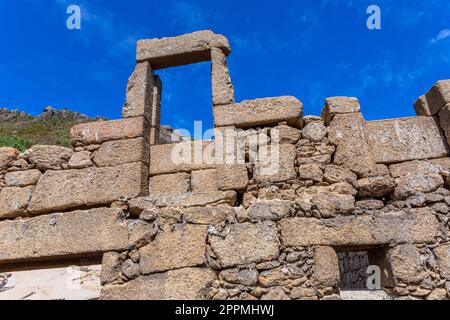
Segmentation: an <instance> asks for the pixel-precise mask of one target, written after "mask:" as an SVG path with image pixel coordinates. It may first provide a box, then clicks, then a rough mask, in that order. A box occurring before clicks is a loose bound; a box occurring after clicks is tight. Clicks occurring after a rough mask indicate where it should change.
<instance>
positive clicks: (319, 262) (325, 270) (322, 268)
mask: <svg viewBox="0 0 450 320" xmlns="http://www.w3.org/2000/svg"><path fill="white" fill-rule="evenodd" d="M313 270H314V271H313V279H314V282H315V284H316V285H318V286H321V287H335V286H336V285H337V284H338V283H339V280H340V272H339V259H338V256H337V254H336V251H334V249H333V248H332V247H317V248H316V249H315V250H314V269H313Z"/></svg>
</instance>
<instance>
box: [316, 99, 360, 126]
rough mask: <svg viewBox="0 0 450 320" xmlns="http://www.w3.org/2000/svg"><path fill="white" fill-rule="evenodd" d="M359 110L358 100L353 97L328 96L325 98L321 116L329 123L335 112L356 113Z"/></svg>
mask: <svg viewBox="0 0 450 320" xmlns="http://www.w3.org/2000/svg"><path fill="white" fill-rule="evenodd" d="M359 111H360V107H359V101H358V99H357V98H353V97H330V98H327V99H326V100H325V106H324V107H323V110H322V118H323V119H324V120H325V123H326V124H327V125H329V124H330V123H331V121H332V120H333V118H334V116H335V115H336V114H342V113H356V112H359Z"/></svg>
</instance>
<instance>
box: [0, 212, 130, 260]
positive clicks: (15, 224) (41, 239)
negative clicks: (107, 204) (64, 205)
mask: <svg viewBox="0 0 450 320" xmlns="http://www.w3.org/2000/svg"><path fill="white" fill-rule="evenodd" d="M123 215H124V214H123V212H122V210H119V209H108V208H101V209H91V210H87V211H73V212H67V213H55V214H50V215H44V216H40V217H34V218H30V219H25V220H12V221H2V222H0V233H1V234H2V238H1V239H0V263H11V262H20V261H31V260H37V259H43V258H46V259H61V258H62V257H66V258H67V257H77V256H80V255H84V256H89V255H92V254H94V253H96V254H97V253H101V252H107V251H115V250H125V249H126V246H127V243H128V230H127V227H126V224H125V223H124V221H123ZM80 235H82V236H80Z"/></svg>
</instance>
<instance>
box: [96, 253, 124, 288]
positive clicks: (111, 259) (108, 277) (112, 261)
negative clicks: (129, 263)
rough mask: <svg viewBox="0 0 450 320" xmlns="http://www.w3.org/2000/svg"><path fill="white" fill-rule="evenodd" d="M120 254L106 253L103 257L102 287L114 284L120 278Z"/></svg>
mask: <svg viewBox="0 0 450 320" xmlns="http://www.w3.org/2000/svg"><path fill="white" fill-rule="evenodd" d="M120 267H121V261H120V254H119V253H117V252H106V253H104V254H103V257H102V271H101V273H100V283H101V284H102V285H104V284H107V283H111V282H114V281H116V280H118V279H119V277H120V274H119V272H120Z"/></svg>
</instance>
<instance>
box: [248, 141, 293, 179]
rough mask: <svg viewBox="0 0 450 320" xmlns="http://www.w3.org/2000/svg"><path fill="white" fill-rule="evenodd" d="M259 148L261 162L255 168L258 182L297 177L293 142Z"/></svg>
mask: <svg viewBox="0 0 450 320" xmlns="http://www.w3.org/2000/svg"><path fill="white" fill-rule="evenodd" d="M266 150H267V152H262V149H261V148H260V150H259V154H258V155H259V158H258V160H259V162H257V163H256V165H255V169H254V178H255V180H256V181H258V182H281V181H287V180H290V179H294V178H296V177H297V172H296V171H295V165H294V164H295V158H296V148H295V145H292V144H287V143H284V144H275V145H271V146H270V148H267V149H266Z"/></svg>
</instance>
